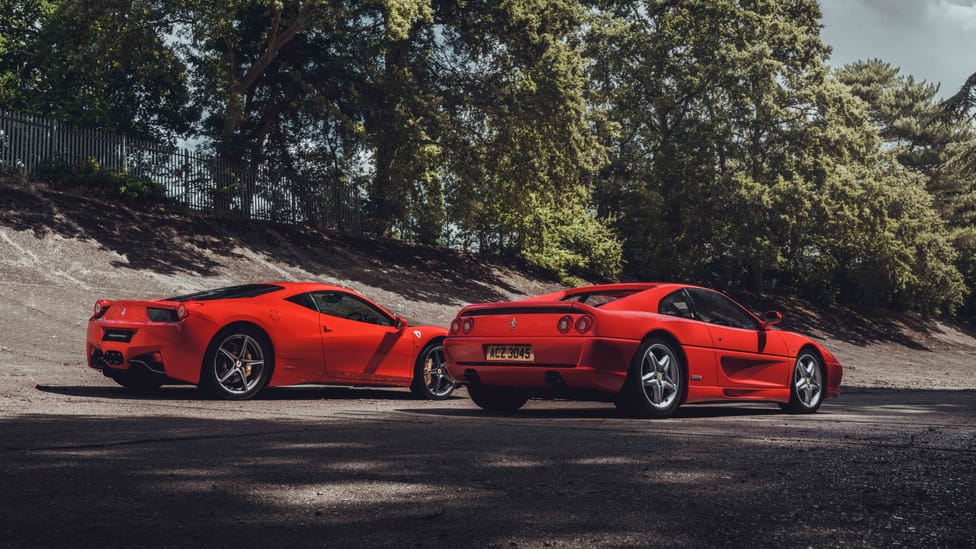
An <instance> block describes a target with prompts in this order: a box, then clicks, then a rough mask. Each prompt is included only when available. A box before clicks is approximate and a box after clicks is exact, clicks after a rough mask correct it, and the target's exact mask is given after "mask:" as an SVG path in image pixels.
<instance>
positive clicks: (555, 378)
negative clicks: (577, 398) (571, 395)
mask: <svg viewBox="0 0 976 549" xmlns="http://www.w3.org/2000/svg"><path fill="white" fill-rule="evenodd" d="M546 383H548V384H549V386H550V387H552V388H553V389H555V388H557V387H565V386H566V381H565V380H564V379H563V376H562V375H560V373H559V372H546Z"/></svg>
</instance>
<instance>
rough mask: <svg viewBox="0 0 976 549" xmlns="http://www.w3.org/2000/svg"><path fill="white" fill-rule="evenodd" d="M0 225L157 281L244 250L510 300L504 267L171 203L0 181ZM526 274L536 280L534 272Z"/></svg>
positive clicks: (406, 289) (400, 289)
mask: <svg viewBox="0 0 976 549" xmlns="http://www.w3.org/2000/svg"><path fill="white" fill-rule="evenodd" d="M0 187H2V192H0V223H3V224H5V225H7V226H9V227H12V228H13V229H15V230H18V231H31V232H32V233H33V234H34V235H35V236H37V237H43V236H45V235H47V234H57V235H60V236H63V237H65V238H72V239H82V240H91V241H94V242H97V243H98V244H99V246H101V247H102V248H103V249H106V250H110V251H113V252H115V253H118V254H119V255H121V256H123V257H124V258H125V261H117V262H115V263H114V264H115V265H116V266H117V267H119V268H125V269H133V270H144V271H151V272H155V273H161V274H177V273H189V274H194V275H199V276H205V277H206V276H216V275H219V274H221V271H222V269H224V268H225V267H226V264H227V263H228V262H230V261H233V260H239V259H241V258H242V257H243V256H242V253H244V251H247V252H251V253H253V254H256V255H257V256H258V257H261V258H264V259H265V260H268V261H274V262H277V263H281V264H285V265H287V266H290V267H295V268H298V269H301V270H303V271H306V272H309V273H313V275H315V274H322V275H326V276H333V277H336V278H340V279H347V280H353V281H357V282H360V283H362V284H367V285H369V286H373V287H377V288H383V289H384V290H388V291H390V292H393V293H396V294H399V295H402V296H403V297H405V298H407V299H411V300H414V301H421V302H430V303H435V304H441V305H456V304H458V303H464V302H472V301H498V300H502V299H504V297H505V295H506V294H504V293H502V292H509V293H514V294H519V293H521V292H522V289H520V288H518V287H515V286H513V285H512V284H511V283H510V282H509V281H508V280H507V279H506V277H505V276H504V272H505V271H506V270H513V271H514V270H520V271H525V270H526V268H525V266H524V265H516V264H510V265H505V262H504V260H500V259H499V260H497V261H496V260H493V261H488V260H486V259H484V258H482V257H480V256H477V255H474V254H469V253H464V252H459V251H453V250H446V249H442V248H437V247H433V246H423V245H417V244H409V243H405V242H399V241H394V240H382V239H365V238H359V237H352V236H346V235H342V234H340V233H337V232H334V231H328V230H322V229H318V228H312V227H307V226H295V225H281V224H274V223H269V222H257V221H243V220H241V219H240V218H239V217H237V216H235V215H233V214H231V213H227V214H220V213H208V214H204V213H201V212H195V211H191V210H188V209H186V208H183V207H180V206H176V205H159V206H152V207H150V206H146V207H138V206H134V205H125V204H121V203H119V202H118V201H112V200H107V199H103V198H98V197H89V196H83V195H79V194H75V193H66V192H60V191H57V190H52V189H49V188H47V187H46V186H44V185H24V184H14V183H12V182H11V181H10V180H2V181H0ZM535 275H536V276H544V275H543V274H542V273H535Z"/></svg>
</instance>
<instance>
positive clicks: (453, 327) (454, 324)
mask: <svg viewBox="0 0 976 549" xmlns="http://www.w3.org/2000/svg"><path fill="white" fill-rule="evenodd" d="M460 329H461V321H460V320H458V319H456V318H455V319H454V322H451V335H454V334H456V333H458V331H459V330H460Z"/></svg>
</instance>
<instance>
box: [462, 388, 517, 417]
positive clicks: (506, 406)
mask: <svg viewBox="0 0 976 549" xmlns="http://www.w3.org/2000/svg"><path fill="white" fill-rule="evenodd" d="M468 396H470V397H471V400H473V401H474V403H475V404H477V405H478V406H480V407H482V408H484V409H485V410H488V411H489V412H504V413H511V412H514V411H516V410H518V409H519V408H521V407H522V406H524V405H525V403H526V402H528V400H529V395H528V393H526V392H525V391H522V390H519V389H515V388H513V387H486V386H484V385H481V384H480V383H474V384H471V385H468Z"/></svg>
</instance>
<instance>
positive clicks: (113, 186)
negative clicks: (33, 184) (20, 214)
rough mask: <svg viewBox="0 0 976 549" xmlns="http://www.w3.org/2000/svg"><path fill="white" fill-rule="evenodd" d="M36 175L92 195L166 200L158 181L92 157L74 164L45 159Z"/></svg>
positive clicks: (138, 200) (156, 201) (151, 201)
mask: <svg viewBox="0 0 976 549" xmlns="http://www.w3.org/2000/svg"><path fill="white" fill-rule="evenodd" d="M37 176H38V177H39V178H40V179H41V180H43V181H50V182H52V183H56V184H57V185H58V186H60V187H63V188H68V189H74V190H79V191H81V192H83V193H85V194H90V195H94V196H104V197H108V198H118V199H122V200H125V201H127V202H132V203H139V204H159V203H162V202H164V201H165V200H166V189H165V188H164V187H163V186H162V185H160V184H159V183H156V182H155V181H152V180H151V179H149V178H146V177H141V176H137V175H135V174H132V173H128V172H121V173H120V172H117V171H113V170H110V169H107V168H104V167H102V166H101V165H99V163H98V161H96V160H95V159H93V158H88V159H85V160H83V161H81V162H78V163H77V164H69V163H66V162H62V161H52V162H47V163H45V164H44V165H43V166H42V167H41V168H40V169H39V170H38V174H37Z"/></svg>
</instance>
